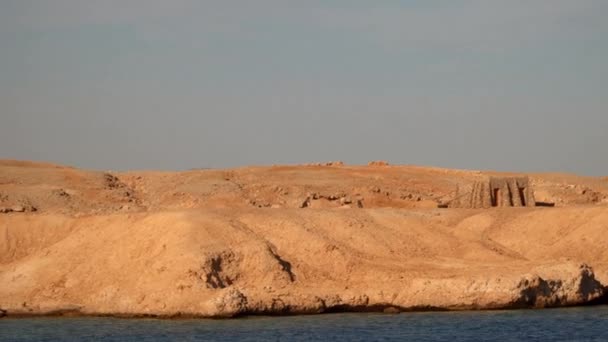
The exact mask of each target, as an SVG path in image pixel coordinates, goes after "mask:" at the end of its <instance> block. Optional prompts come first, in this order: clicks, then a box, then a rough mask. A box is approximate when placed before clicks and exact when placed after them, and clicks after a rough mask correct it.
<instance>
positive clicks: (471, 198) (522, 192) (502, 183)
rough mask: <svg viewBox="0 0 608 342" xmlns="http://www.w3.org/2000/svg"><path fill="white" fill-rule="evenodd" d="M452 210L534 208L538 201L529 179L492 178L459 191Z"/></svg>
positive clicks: (452, 204)
mask: <svg viewBox="0 0 608 342" xmlns="http://www.w3.org/2000/svg"><path fill="white" fill-rule="evenodd" d="M447 206H448V207H450V208H491V207H534V206H536V200H535V198H534V191H533V190H532V186H531V185H530V181H529V179H528V177H490V178H489V179H488V180H485V181H477V182H475V183H473V186H472V188H470V189H466V190H464V191H463V190H462V189H460V188H459V189H458V192H457V195H456V198H454V200H452V201H451V202H450V203H449V204H448V205H447Z"/></svg>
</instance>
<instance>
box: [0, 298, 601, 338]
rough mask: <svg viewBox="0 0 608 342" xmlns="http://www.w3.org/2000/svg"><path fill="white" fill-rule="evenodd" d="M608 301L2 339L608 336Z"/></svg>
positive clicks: (83, 321)
mask: <svg viewBox="0 0 608 342" xmlns="http://www.w3.org/2000/svg"><path fill="white" fill-rule="evenodd" d="M607 330H608V306H598V307H586V308H570V309H551V310H519V311H474V312H426V313H402V314H399V315H386V314H361V313H352V314H327V315H316V316H293V317H251V318H242V319H235V320H207V319H193V320H156V319H115V318H27V319H6V318H5V319H0V341H2V342H9V341H121V342H129V341H155V342H156V341H311V340H317V341H327V340H329V341H451V342H454V341H490V340H498V341H523V340H526V341H608V331H607Z"/></svg>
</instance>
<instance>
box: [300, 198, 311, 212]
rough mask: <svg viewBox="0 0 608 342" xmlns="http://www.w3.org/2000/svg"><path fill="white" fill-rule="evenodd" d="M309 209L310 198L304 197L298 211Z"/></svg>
mask: <svg viewBox="0 0 608 342" xmlns="http://www.w3.org/2000/svg"><path fill="white" fill-rule="evenodd" d="M308 207H310V196H309V197H306V199H305V200H304V201H303V202H302V203H301V204H300V209H303V208H308Z"/></svg>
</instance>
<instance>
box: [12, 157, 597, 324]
mask: <svg viewBox="0 0 608 342" xmlns="http://www.w3.org/2000/svg"><path fill="white" fill-rule="evenodd" d="M518 175H520V174H517V173H499V172H485V171H463V170H447V169H439V168H429V167H417V166H384V165H374V166H345V165H339V164H337V165H336V164H334V165H302V166H269V167H246V168H238V169H230V170H190V171H183V172H150V171H144V172H111V171H106V172H100V171H86V170H79V169H75V168H70V167H64V166H59V165H53V164H43V163H33V162H23V161H0V316H2V315H9V316H10V315H34V314H94V315H118V316H142V315H152V316H166V317H175V316H201V317H231V316H236V315H241V314H294V313H320V312H332V311H367V310H374V311H377V310H380V311H381V310H385V311H387V312H396V311H405V310H422V309H485V308H524V307H548V306H564V305H580V304H587V303H593V302H598V301H604V300H605V298H606V294H607V293H608V291H607V289H606V288H605V285H608V248H607V247H608V238H607V237H606V234H605V232H606V231H607V229H608V179H606V178H601V177H599V178H593V177H579V176H576V175H567V174H529V175H527V176H529V177H530V180H531V182H532V184H533V186H534V190H535V195H536V199H537V200H538V201H544V202H552V203H555V205H556V206H555V207H553V208H545V207H542V208H541V207H536V208H492V209H453V208H451V209H439V208H437V205H438V204H439V203H444V202H446V201H448V200H450V199H451V198H453V197H454V196H456V191H457V189H458V188H459V187H460V188H463V187H466V186H467V185H470V184H472V183H473V182H475V181H476V180H480V179H484V178H485V177H487V176H518Z"/></svg>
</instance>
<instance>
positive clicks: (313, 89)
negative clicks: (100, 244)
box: [0, 0, 608, 175]
mask: <svg viewBox="0 0 608 342" xmlns="http://www.w3.org/2000/svg"><path fill="white" fill-rule="evenodd" d="M607 16H608V1H605V0H443V1H442V0H437V1H433V0H428V1H422V0H415V1H388V0H387V1H356V0H354V1H353V0H351V1H345V0H344V1H338V0H336V1H304V0H302V1H288V0H284V1H279V0H276V1H266V0H260V1H245V0H243V1H230V0H222V1H196V0H174V1H169V0H166V1H160V0H147V1H144V0H142V1H136V0H104V1H88V0H54V1H45V0H39V1H34V0H0V158H15V159H33V160H48V161H54V162H59V163H65V164H70V165H75V166H79V167H86V168H98V169H187V168H195V167H228V166H237V165H249V164H273V163H304V162H314V161H326V160H343V161H345V162H347V163H366V162H367V161H369V160H374V159H386V160H389V161H390V162H392V163H395V164H424V165H436V166H444V167H455V168H469V169H500V170H516V171H566V172H577V173H582V174H590V175H608V158H606V155H607V146H608V65H607V64H606V63H607V62H606V61H608V20H607V19H606V17H607Z"/></svg>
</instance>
